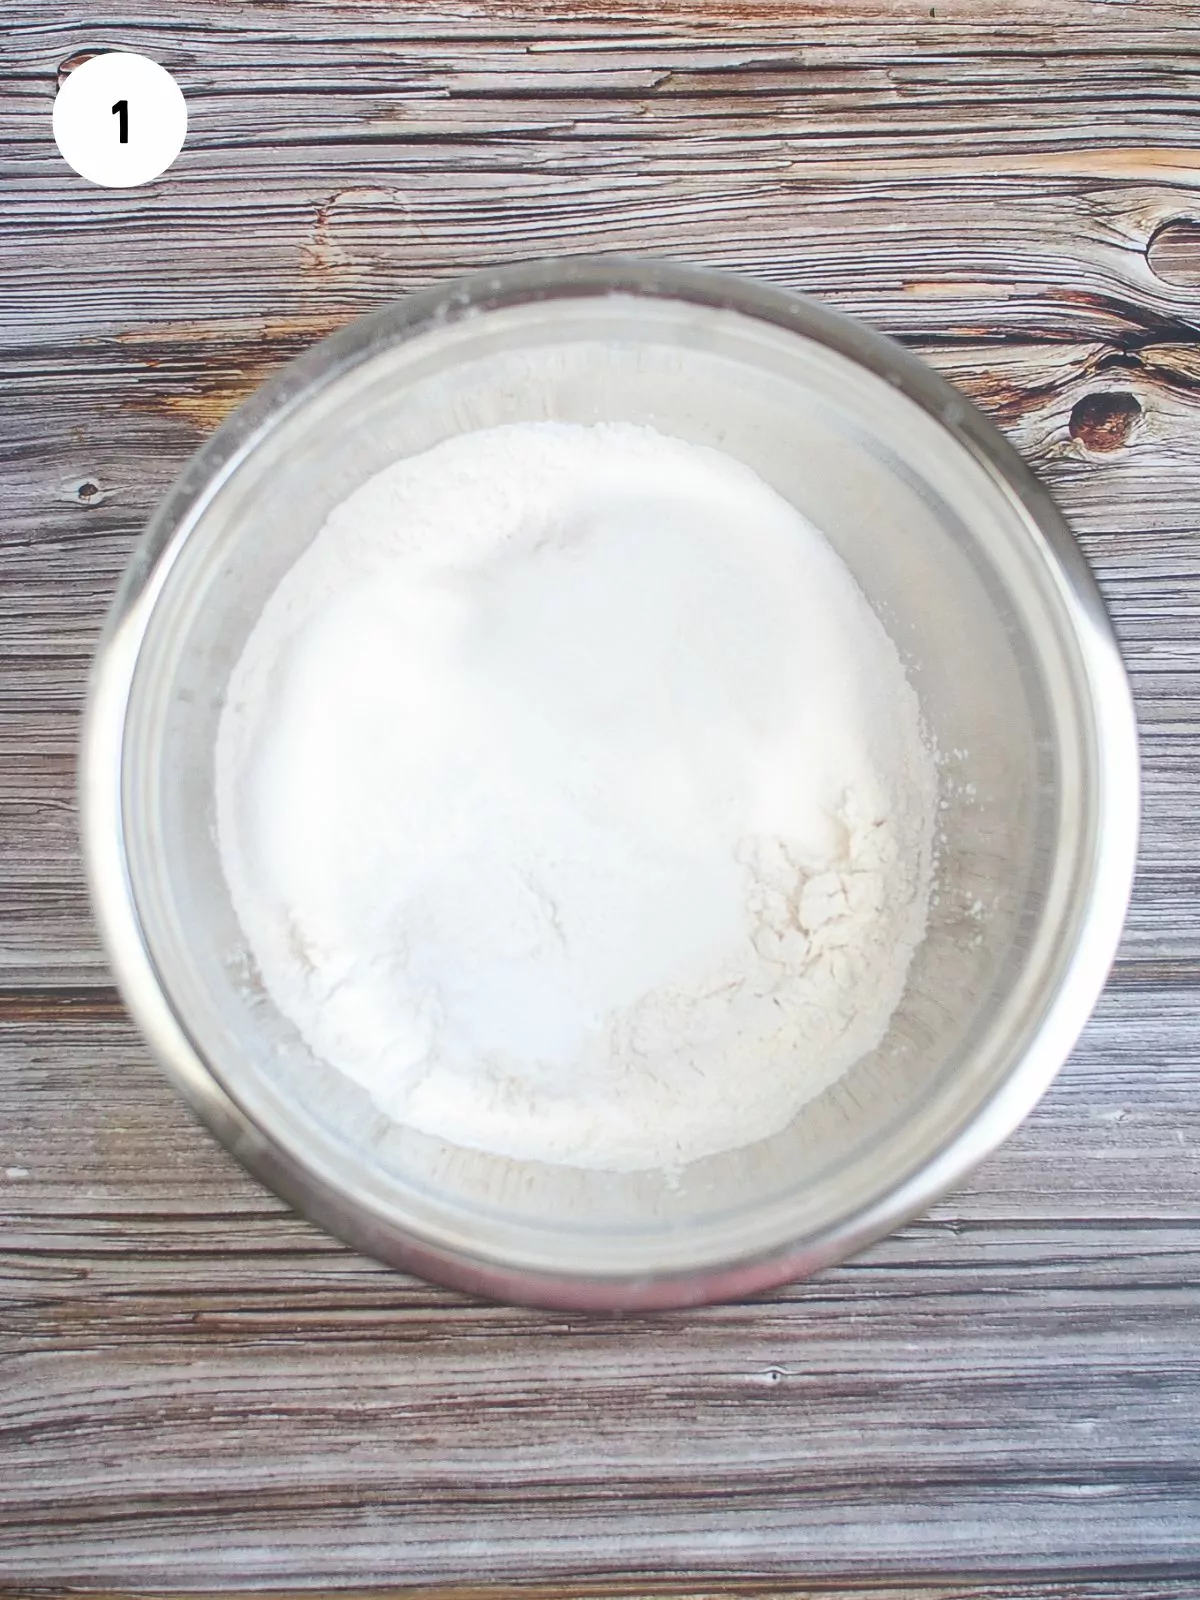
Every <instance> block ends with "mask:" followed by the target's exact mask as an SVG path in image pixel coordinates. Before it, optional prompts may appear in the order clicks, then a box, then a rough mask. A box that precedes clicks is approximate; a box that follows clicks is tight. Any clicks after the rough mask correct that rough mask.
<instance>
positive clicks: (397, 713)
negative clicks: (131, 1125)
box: [217, 423, 935, 1170]
mask: <svg viewBox="0 0 1200 1600" xmlns="http://www.w3.org/2000/svg"><path fill="white" fill-rule="evenodd" d="M217 791H218V792H217V801H218V804H217V816H218V833H219V841H220V848H221V856H222V861H223V864H224V870H225V873H226V876H227V879H228V883H229V887H230V891H231V893H232V896H233V902H234V906H235V908H236V911H237V914H238V917H239V919H240V921H241V924H242V928H243V930H244V932H245V935H246V938H247V940H248V942H249V945H250V948H251V950H252V952H253V955H254V957H255V959H256V961H257V965H258V968H259V971H260V972H261V975H262V979H263V981H264V983H265V985H266V987H267V989H268V991H269V992H270V994H271V996H272V997H273V999H274V1001H275V1003H276V1004H277V1005H278V1006H279V1008H280V1009H281V1010H282V1011H283V1012H284V1013H285V1014H286V1015H287V1016H288V1017H289V1018H290V1019H291V1020H292V1022H293V1023H294V1024H295V1026H296V1027H297V1028H298V1029H299V1031H300V1033H301V1034H302V1035H303V1037H304V1039H305V1040H306V1041H307V1043H308V1045H309V1046H310V1047H311V1049H312V1050H313V1051H314V1052H315V1053H316V1055H317V1056H318V1057H320V1058H322V1059H324V1060H325V1061H326V1062H327V1063H328V1064H329V1065H330V1066H332V1067H334V1068H336V1069H338V1070H339V1071H340V1072H342V1073H344V1074H346V1075H347V1076H349V1077H350V1078H352V1079H355V1080H356V1081H357V1082H358V1083H360V1084H362V1085H363V1086H364V1087H365V1088H366V1089H367V1090H368V1091H369V1092H370V1094H371V1096H372V1097H373V1098H374V1100H375V1101H376V1102H377V1103H378V1104H379V1105H380V1106H381V1107H382V1108H383V1109H384V1110H385V1111H386V1112H388V1113H389V1114H390V1115H391V1116H393V1117H394V1118H396V1119H397V1120H399V1121H402V1122H404V1123H406V1124H408V1125H410V1126H415V1127H416V1128H419V1129H421V1130H423V1131H424V1132H426V1133H429V1134H433V1135H436V1136H439V1137H441V1138H444V1139H446V1140H448V1141H450V1142H451V1143H455V1144H461V1145H470V1146H473V1147H476V1148H479V1149H484V1150H488V1151H491V1152H493V1153H495V1154H498V1155H505V1156H512V1157H518V1158H524V1159H536V1160H541V1161H549V1162H566V1163H572V1164H576V1165H581V1166H587V1167H598V1168H609V1169H615V1170H630V1169H637V1168H645V1167H654V1166H664V1167H668V1168H673V1167H677V1166H679V1165H681V1164H683V1163H686V1162H688V1161H692V1160H694V1159H696V1158H698V1157H701V1156H706V1155H710V1154H713V1153H715V1152H717V1151H721V1150H725V1149H730V1148H733V1147H736V1146H739V1145H743V1144H746V1143H749V1142H750V1141H753V1140H756V1139H760V1138H763V1137H765V1136H767V1135H769V1134H772V1133H775V1132H777V1131H778V1130H779V1129H781V1128H782V1127H784V1126H785V1125H786V1124H787V1123H788V1122H789V1121H790V1120H791V1119H792V1117H793V1116H794V1115H795V1114H796V1112H797V1111H798V1110H799V1109H800V1108H801V1107H802V1106H803V1105H804V1104H805V1102H806V1101H808V1100H810V1099H811V1098H812V1097H813V1096H815V1095H817V1094H819V1093H820V1092H821V1091H822V1090H824V1089H825V1088H827V1087H828V1086H829V1085H830V1084H832V1083H833V1082H834V1081H835V1080H836V1079H837V1078H838V1077H839V1076H840V1075H841V1074H842V1073H843V1072H845V1070H846V1069H847V1068H848V1067H849V1066H851V1065H852V1064H853V1063H854V1062H855V1061H856V1060H857V1059H858V1058H859V1057H860V1056H862V1055H863V1054H864V1053H865V1052H866V1051H868V1050H870V1049H872V1048H873V1047H874V1046H875V1045H876V1044H877V1043H878V1042H879V1040H880V1039H881V1038H882V1036H883V1033H884V1031H885V1029H886V1026H887V1023H888V1020H889V1018H890V1016H891V1014H892V1012H893V1010H894V1009H895V1006H896V1004H897V1002H898V1000H899V998H900V995H901V992H902V989H903V986H904V979H905V974H906V972H907V969H908V965H909V961H910V958H911V956H912V952H913V948H914V946H915V945H916V943H917V941H918V940H919V939H920V938H921V936H922V933H923V930H924V926H925V916H926V908H927V903H928V898H929V883H930V851H931V837H932V826H933V813H934V809H935V778H934V770H933V763H932V759H931V757H930V755H929V753H928V751H927V750H926V748H925V746H924V744H923V743H922V739H921V733H920V727H919V715H918V705H917V699H916V696H915V694H914V693H913V690H912V689H911V687H910V686H909V684H908V682H907V680H906V678H905V676H904V671H903V668H902V666H901V663H900V660H899V657H898V655H897V653H896V650H895V647H894V646H893V645H892V643H891V641H890V639H889V638H888V636H887V634H886V633H885V631H884V629H883V628H882V626H881V625H880V623H879V622H878V620H877V619H876V617H875V615H874V613H873V612H872V611H871V609H870V607H869V606H868V604H867V602H866V600H865V599H864V597H863V595H862V593H861V591H860V590H859V589H858V588H857V586H856V585H855V583H854V581H853V579H852V578H851V577H850V575H849V573H848V571H847V570H846V568H845V567H844V566H843V565H842V564H841V562H840V561H839V560H838V558H837V557H836V556H835V555H834V553H833V551H832V549H831V547H830V546H829V545H828V544H827V543H826V542H825V540H824V539H823V538H822V537H821V536H820V535H819V534H818V533H817V532H816V531H815V530H814V529H813V528H811V527H810V526H809V525H808V524H807V523H805V522H804V521H803V520H802V519H801V518H800V517H799V516H798V515H797V513H796V512H795V511H793V510H792V509H791V508H790V507H789V506H788V505H787V504H786V503H785V502H784V501H783V500H782V499H781V498H780V497H779V496H778V495H776V494H775V492H774V491H773V490H771V489H769V488H768V487H767V486H766V485H765V484H764V483H763V482H762V481H761V480H760V479H759V478H757V477H756V476H755V475H754V474H753V473H752V472H750V471H749V470H748V469H747V468H744V467H742V466H741V465H739V464H738V463H736V462H734V461H733V460H731V459H730V458H728V457H726V456H724V455H721V454H719V453H718V452H716V451H712V450H707V449H703V448H700V447H697V446H694V445H688V444H685V443H683V442H682V441H679V440H676V439H671V438H667V437H665V436H663V435H661V434H658V433H656V432H654V431H653V430H652V429H649V428H638V427H633V426H624V425H620V426H618V425H604V426H599V427H594V428H584V427H579V426H575V425H568V424H558V423H523V424H519V425H515V426H511V427H505V428H496V429H491V430H488V431H485V432H479V433H474V434H470V435H467V436H464V437H461V438H457V439H454V440H451V441H449V442H448V443H446V444H442V445H439V446H438V447H437V448H436V449H434V450H430V451H428V452H427V453H426V454H424V455H421V456H417V457H415V458H412V459H409V460H405V461H400V462H398V463H397V464H396V465H395V466H393V467H390V468H388V469H387V470H386V471H384V472H381V473H380V474H379V475H378V476H377V477H375V478H373V479H372V480H371V481H370V482H368V483H366V484H364V485H363V487H362V488H361V489H359V490H358V491H356V493H354V494H353V495H351V496H350V498H349V499H348V500H347V501H346V502H345V503H344V504H343V505H341V506H339V507H338V509H337V510H336V511H335V512H334V513H333V514H332V516H331V517H330V518H329V521H328V523H327V524H326V526H325V528H324V530H323V531H322V532H321V534H320V535H319V536H318V538H317V539H316V540H315V542H314V543H313V544H312V546H311V547H310V548H309V549H308V550H307V552H306V553H305V554H304V555H303V556H302V557H301V558H300V560H299V561H298V562H297V563H296V565H295V566H294V567H293V568H292V570H291V571H290V572H289V573H288V574H287V576H286V577H285V578H284V580H283V582H282V583H281V584H280V585H279V588H278V589H277V591H276V592H275V594H274V595H273V596H272V598H271V599H270V601H269V602H268V604H267V605H266V607H265V608H264V610H263V613H262V616H261V618H260V619H259V621H258V624H257V626H256V627H255V629H254V632H253V634H252V635H251V637H250V640H249V643H248V644H247V646H246V649H245V652H244V654H243V655H242V658H241V660H240V661H239V663H238V665H237V668H236V670H235V671H234V674H233V677H232V681H231V684H230V688H229V695H228V701H227V705H226V708H225V711H224V714H223V717H222V721H221V727H220V736H219V740H218V749H217Z"/></svg>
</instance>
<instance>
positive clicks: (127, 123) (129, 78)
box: [54, 50, 187, 189]
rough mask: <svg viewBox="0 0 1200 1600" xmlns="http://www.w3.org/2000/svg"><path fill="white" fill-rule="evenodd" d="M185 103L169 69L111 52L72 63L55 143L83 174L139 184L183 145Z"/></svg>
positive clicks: (109, 185) (107, 182)
mask: <svg viewBox="0 0 1200 1600" xmlns="http://www.w3.org/2000/svg"><path fill="white" fill-rule="evenodd" d="M186 136H187V105H186V104H185V102H184V98H183V93H182V91H181V90H180V87H179V85H178V84H177V83H176V82H175V79H174V78H173V77H172V76H171V74H170V73H169V72H168V71H167V69H166V67H160V66H159V64H158V62H157V61H151V60H150V58H149V56H139V55H135V54H134V53H133V52H132V51H128V50H110V51H107V52H106V53H105V54H104V55H99V56H93V57H92V58H91V60H90V61H85V62H84V63H83V64H82V65H81V66H78V67H76V68H75V70H74V71H73V72H72V73H71V74H70V76H69V77H68V78H67V79H66V81H65V82H64V84H63V86H62V88H61V89H60V90H59V91H58V98H57V99H56V100H55V102H54V141H55V143H56V144H57V145H58V149H59V154H60V155H61V156H62V158H63V160H64V161H65V162H66V163H67V165H68V166H69V167H73V168H74V169H75V171H76V172H77V173H78V174H79V176H80V177H81V178H87V179H88V181H89V182H91V183H99V184H102V185H103V186H104V188H106V189H136V188H137V186H138V184H141V183H149V182H150V180H151V179H152V178H157V177H158V175H159V173H160V172H165V171H166V170H167V168H168V167H169V166H170V165H171V163H172V161H174V159H175V157H176V156H177V155H178V154H179V152H180V150H182V149H183V141H184V139H185V138H186Z"/></svg>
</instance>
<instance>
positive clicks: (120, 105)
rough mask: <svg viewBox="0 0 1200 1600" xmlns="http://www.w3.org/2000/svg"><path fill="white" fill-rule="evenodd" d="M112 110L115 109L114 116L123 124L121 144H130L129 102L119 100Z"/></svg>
mask: <svg viewBox="0 0 1200 1600" xmlns="http://www.w3.org/2000/svg"><path fill="white" fill-rule="evenodd" d="M112 109H113V116H114V117H116V118H117V119H118V120H119V122H120V124H121V138H120V143H121V144H128V143H129V101H128V100H118V101H117V103H116V105H115V106H114V107H113V108H112Z"/></svg>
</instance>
